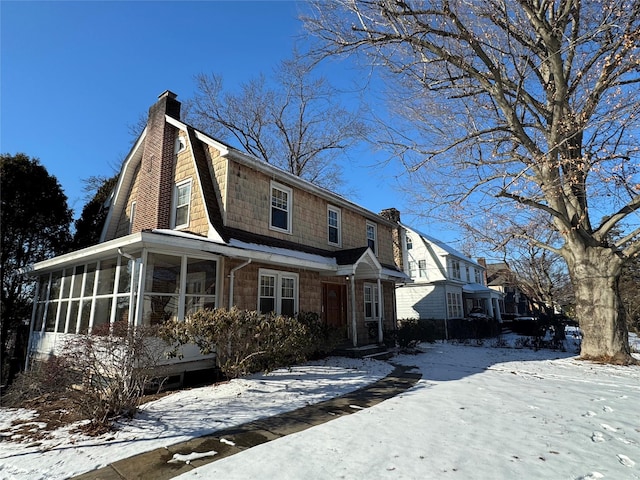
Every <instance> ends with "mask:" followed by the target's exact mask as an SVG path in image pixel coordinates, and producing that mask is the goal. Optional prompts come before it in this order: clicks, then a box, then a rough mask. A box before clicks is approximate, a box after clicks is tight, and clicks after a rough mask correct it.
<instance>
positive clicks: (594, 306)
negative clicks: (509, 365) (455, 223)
mask: <svg viewBox="0 0 640 480" xmlns="http://www.w3.org/2000/svg"><path fill="white" fill-rule="evenodd" d="M304 20H305V22H306V26H307V28H308V29H309V30H310V31H311V32H313V33H314V34H315V35H316V36H317V37H318V38H319V40H320V47H319V49H318V52H317V53H319V54H320V55H324V56H331V55H339V54H362V55H368V57H367V58H369V59H370V62H371V63H372V64H374V65H378V66H380V67H381V69H382V70H383V71H384V72H386V73H389V74H391V76H392V78H394V79H395V85H396V89H395V92H394V96H393V101H394V103H395V108H396V110H397V111H400V112H401V113H402V115H403V117H402V118H404V119H405V120H406V121H407V122H406V123H405V124H404V125H403V127H406V128H402V127H401V126H400V125H402V124H400V123H394V124H393V127H394V128H393V129H392V128H389V129H388V130H387V133H388V134H389V137H388V140H389V142H388V145H389V146H390V147H393V149H394V152H395V153H396V154H397V155H399V156H400V158H402V159H403V161H404V162H405V164H406V165H407V167H408V168H409V170H410V171H411V172H414V173H415V174H416V176H417V178H418V179H419V181H421V182H424V183H422V185H428V186H429V187H430V188H434V185H435V186H437V188H436V189H435V191H436V192H437V195H438V196H437V198H436V199H435V200H436V201H437V200H443V199H444V200H448V201H450V202H458V203H463V202H480V204H481V205H483V206H484V207H486V208H487V210H486V211H488V212H489V214H488V215H486V216H485V218H484V219H483V220H484V222H485V228H486V229H487V230H489V229H490V228H491V227H493V226H502V227H503V228H505V229H508V232H509V235H510V236H511V237H513V238H516V237H519V236H528V237H529V239H530V240H531V241H533V242H534V243H535V242H537V243H538V244H539V245H540V246H543V247H544V248H547V249H548V250H550V251H552V252H555V253H557V254H558V255H560V256H562V258H564V260H565V261H566V263H567V268H568V271H569V274H570V276H571V279H572V284H573V286H574V290H575V298H576V314H577V317H578V320H579V322H580V326H581V328H582V330H583V332H584V341H583V342H582V348H581V357H582V358H585V359H598V360H601V361H608V362H615V363H625V364H626V363H631V362H634V359H633V358H632V357H631V355H630V351H629V345H628V332H627V329H626V323H625V318H624V309H623V308H622V304H621V301H620V295H619V291H618V279H619V277H620V273H621V270H622V267H623V265H624V264H625V263H626V262H628V261H629V259H632V258H634V257H636V256H637V255H638V253H639V252H640V221H639V217H638V209H639V208H640V174H639V168H640V165H639V149H638V137H637V134H638V130H639V128H638V126H639V125H638V118H640V117H639V113H640V92H639V91H638V84H639V82H640V75H639V74H640V40H639V37H640V2H638V1H637V0H610V1H606V2H603V1H595V0H594V1H587V0H584V1H580V0H555V1H554V0H513V1H508V0H478V1H474V2H469V1H465V0H441V1H424V2H423V1H420V2H418V1H411V0H404V1H403V0H363V1H355V0H335V1H333V2H324V1H321V0H318V1H314V2H313V3H312V5H311V6H310V9H309V12H308V13H307V14H306V17H305V18H304ZM394 121H396V119H394ZM425 192H427V193H430V192H429V191H427V190H425ZM432 200H434V199H433V198H432ZM450 205H451V204H450ZM536 211H538V212H539V211H542V212H544V213H546V214H547V215H549V216H550V217H551V218H552V223H553V227H554V229H555V230H556V231H557V232H558V233H559V234H560V236H561V238H562V242H561V244H560V245H547V244H545V243H544V242H543V241H542V240H539V239H537V238H536V237H535V231H532V230H530V229H527V228H522V227H521V225H522V224H523V223H524V224H527V223H529V222H530V221H531V216H530V215H531V212H536ZM474 212H475V210H468V209H467V210H466V215H467V217H469V216H471V215H473V214H474ZM603 216H604V220H602V221H597V220H598V219H600V218H602V217H603ZM594 220H596V221H594ZM613 228H622V229H623V230H624V232H625V234H624V235H623V236H622V237H621V238H620V239H619V240H618V241H616V242H609V241H608V240H607V235H608V233H609V232H610V231H611V230H612V229H613ZM532 233H533V234H534V236H533V237H532V236H531V234H532Z"/></svg>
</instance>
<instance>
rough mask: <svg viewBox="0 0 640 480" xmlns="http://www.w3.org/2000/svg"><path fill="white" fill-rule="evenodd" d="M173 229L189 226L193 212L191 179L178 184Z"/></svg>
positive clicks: (174, 197)
mask: <svg viewBox="0 0 640 480" xmlns="http://www.w3.org/2000/svg"><path fill="white" fill-rule="evenodd" d="M173 204H174V207H173V213H172V222H171V223H172V225H173V228H185V227H188V226H189V212H190V210H191V179H189V180H186V181H184V182H180V183H177V184H176V187H175V189H174V194H173Z"/></svg>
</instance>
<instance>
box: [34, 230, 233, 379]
mask: <svg viewBox="0 0 640 480" xmlns="http://www.w3.org/2000/svg"><path fill="white" fill-rule="evenodd" d="M208 243H209V244H210V245H212V244H211V242H208ZM219 246H220V247H223V246H221V245H219ZM221 262H222V255H221V254H216V253H214V252H208V251H205V250H203V249H202V248H201V245H200V244H199V242H197V241H196V242H194V241H193V240H189V239H186V238H180V237H176V236H167V235H162V234H155V233H151V232H141V233H138V234H133V235H129V236H127V237H123V238H119V239H116V240H113V241H110V242H106V243H103V244H99V245H96V246H95V247H90V248H86V249H83V250H80V251H77V252H72V253H69V254H67V255H62V256H59V257H56V258H53V259H51V260H47V261H44V262H40V263H39V264H37V265H36V266H35V268H34V271H33V275H34V276H36V277H37V286H36V292H35V302H34V309H33V314H32V315H33V318H32V321H31V325H32V327H31V328H32V331H31V335H30V345H29V352H30V354H31V355H32V356H33V357H35V358H42V357H46V356H49V355H52V354H58V353H60V350H61V348H63V346H64V344H65V341H66V339H67V338H69V336H70V335H75V334H84V333H94V332H95V333H98V332H102V333H106V332H108V330H109V328H110V326H111V325H113V324H115V323H116V322H126V323H127V324H129V325H157V324H160V323H162V322H164V321H167V320H171V319H178V320H182V319H184V318H185V317H186V316H188V315H190V314H191V313H193V312H195V311H196V310H199V309H202V308H215V307H217V306H218V301H219V295H220V293H219V291H218V290H219V285H221V283H220V275H221V273H220V272H221V271H222V263H221ZM211 359H213V357H212V356H210V357H203V356H201V355H200V354H199V352H197V351H196V350H195V349H193V351H190V349H186V350H185V352H184V356H183V359H182V362H183V363H185V362H187V363H188V362H196V363H203V362H204V363H211ZM192 367H194V368H202V367H203V366H202V365H192Z"/></svg>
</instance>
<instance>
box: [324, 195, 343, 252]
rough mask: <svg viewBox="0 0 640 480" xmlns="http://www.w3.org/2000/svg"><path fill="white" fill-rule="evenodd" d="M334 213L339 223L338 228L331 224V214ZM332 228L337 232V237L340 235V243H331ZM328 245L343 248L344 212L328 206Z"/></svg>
mask: <svg viewBox="0 0 640 480" xmlns="http://www.w3.org/2000/svg"><path fill="white" fill-rule="evenodd" d="M331 212H333V213H335V214H336V221H337V225H336V226H332V225H331V223H330V221H329V220H330V217H329V215H330V213H331ZM331 228H335V229H336V230H337V235H338V241H337V242H332V241H331V234H330V232H331ZM327 243H328V244H329V245H334V246H336V247H341V246H342V210H340V209H339V208H338V207H334V206H333V205H327Z"/></svg>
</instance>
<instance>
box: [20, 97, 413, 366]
mask: <svg viewBox="0 0 640 480" xmlns="http://www.w3.org/2000/svg"><path fill="white" fill-rule="evenodd" d="M108 206H109V211H108V215H107V219H106V221H105V225H104V229H103V231H102V236H101V239H100V242H99V243H98V244H97V245H94V246H91V247H88V248H84V249H82V250H78V251H74V252H71V253H68V254H66V255H61V256H58V257H55V258H52V259H49V260H46V261H43V262H40V263H38V264H36V265H35V266H34V268H33V275H35V276H37V278H38V282H37V283H38V288H37V293H36V299H35V305H34V310H33V316H32V321H31V335H30V346H29V350H30V354H31V355H32V356H36V357H38V356H40V357H42V356H46V355H50V354H54V353H56V352H57V351H59V348H60V346H61V345H62V344H63V342H64V340H65V338H68V336H70V335H71V336H72V335H76V334H80V333H85V332H91V331H93V330H94V329H95V328H97V327H99V326H100V325H106V324H113V323H114V322H118V321H126V322H129V324H131V325H154V324H158V323H160V322H164V321H166V320H168V319H177V320H184V319H185V318H187V317H188V316H189V315H190V314H192V313H193V312H195V311H197V310H199V309H202V308H222V307H224V308H231V307H234V306H235V307H238V308H240V309H247V310H259V311H261V312H265V313H266V312H276V313H278V314H283V315H295V314H297V313H298V312H316V313H318V314H321V315H322V318H323V319H324V321H325V322H326V323H327V324H328V325H331V326H333V327H335V328H336V329H338V330H339V331H340V332H341V335H342V336H343V337H344V340H345V341H346V342H348V343H349V344H351V345H353V346H362V345H368V344H375V343H381V342H383V340H384V332H385V331H391V330H393V329H394V326H395V320H396V317H395V284H396V283H397V282H401V281H406V280H407V278H406V275H405V274H404V273H403V272H402V271H401V270H399V269H398V268H397V267H396V266H395V264H394V253H393V241H392V235H393V230H394V228H395V226H396V224H395V223H394V222H392V221H390V220H388V219H386V218H384V217H382V216H380V215H377V214H375V213H373V212H370V211H368V210H366V209H364V208H362V207H360V206H358V205H356V204H354V203H352V202H350V201H348V200H346V199H344V198H343V197H341V196H339V195H337V194H334V193H332V192H330V191H327V190H325V189H323V188H320V187H318V186H315V185H313V184H311V183H309V182H307V181H305V180H303V179H301V178H299V177H297V176H294V175H291V174H289V173H287V172H285V171H283V170H280V169H278V168H275V167H273V166H272V165H270V164H268V163H265V162H263V161H260V160H258V159H256V158H254V157H252V156H250V155H247V154H245V153H243V152H241V151H238V150H236V149H234V148H231V147H230V146H228V145H225V144H223V143H221V142H219V141H217V140H216V139H214V138H211V137H210V136H208V135H206V134H205V133H203V132H201V131H198V130H196V129H194V128H192V127H191V126H189V125H187V124H185V123H183V122H182V121H181V120H180V102H179V101H178V100H177V99H176V95H175V94H174V93H172V92H169V91H166V92H164V93H163V94H162V95H160V97H159V99H158V101H157V103H156V104H154V105H153V106H152V107H151V108H150V109H149V118H148V122H147V125H146V127H145V129H144V131H143V132H142V134H141V135H140V137H139V138H138V139H137V141H136V142H135V144H134V146H133V148H132V150H131V151H130V153H129V154H128V156H127V157H126V159H125V161H124V164H123V166H122V170H121V172H120V174H119V178H118V181H117V185H116V187H115V189H114V191H113V193H112V196H111V199H110V201H109V205H108ZM176 361H178V360H176ZM180 361H181V362H183V364H181V365H180V367H179V368H182V369H199V368H202V367H203V365H204V363H207V362H208V363H211V358H204V357H202V356H200V355H199V352H197V351H195V349H194V350H193V351H192V352H190V353H189V352H186V353H185V356H184V358H182V359H181V360H180ZM203 362H204V363H203Z"/></svg>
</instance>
